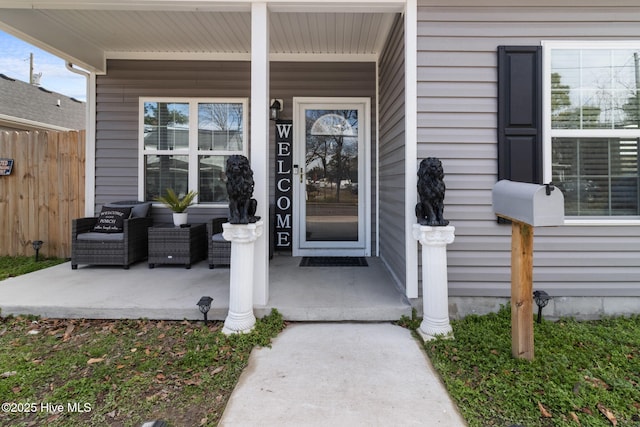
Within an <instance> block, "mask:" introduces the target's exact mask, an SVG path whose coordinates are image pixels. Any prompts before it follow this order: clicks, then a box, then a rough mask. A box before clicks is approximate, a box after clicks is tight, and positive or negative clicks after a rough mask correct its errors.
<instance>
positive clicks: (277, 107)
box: [269, 99, 284, 120]
mask: <svg viewBox="0 0 640 427" xmlns="http://www.w3.org/2000/svg"><path fill="white" fill-rule="evenodd" d="M283 108H284V102H282V99H272V100H271V103H270V104H269V119H270V120H278V119H279V118H280V111H282V109H283Z"/></svg>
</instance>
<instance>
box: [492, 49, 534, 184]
mask: <svg viewBox="0 0 640 427" xmlns="http://www.w3.org/2000/svg"><path fill="white" fill-rule="evenodd" d="M501 179H509V180H512V181H520V182H530V183H535V184H542V48H541V47H540V46H498V180H501Z"/></svg>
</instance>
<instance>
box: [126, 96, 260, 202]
mask: <svg viewBox="0 0 640 427" xmlns="http://www.w3.org/2000/svg"><path fill="white" fill-rule="evenodd" d="M145 102H165V103H187V104H189V117H190V120H189V147H188V148H187V149H178V150H153V151H146V150H145V147H144V104H145ZM202 103H205V104H207V103H212V104H213V103H215V104H225V103H229V104H231V103H233V104H242V154H243V155H244V156H246V155H247V152H248V151H249V139H248V136H249V130H248V128H247V124H248V123H249V121H248V117H249V108H248V107H249V100H248V99H247V98H198V97H155V96H153V97H140V98H139V99H138V200H144V198H145V174H144V171H145V161H144V156H145V155H147V154H158V155H162V154H174V155H187V156H188V157H189V178H188V179H189V185H188V188H189V189H190V190H196V191H197V188H198V167H197V166H194V165H197V164H198V155H201V154H212V155H216V156H226V155H231V154H238V151H214V150H199V149H198V104H202ZM191 118H195V120H194V121H192V120H191ZM154 205H155V204H154ZM228 205H229V204H228V203H206V204H202V205H199V204H198V198H197V197H196V199H195V204H194V205H193V207H194V208H196V209H197V208H199V207H204V208H212V207H226V206H228ZM158 206H161V204H158Z"/></svg>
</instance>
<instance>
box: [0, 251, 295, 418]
mask: <svg viewBox="0 0 640 427" xmlns="http://www.w3.org/2000/svg"><path fill="white" fill-rule="evenodd" d="M62 261H63V260H59V262H62ZM55 263H57V261H54V260H49V261H47V262H44V261H40V262H38V263H34V262H33V258H26V257H24V258H8V257H2V258H0V278H6V277H11V276H15V275H18V274H23V273H26V272H29V271H34V270H37V269H39V268H44V267H47V266H50V265H55ZM0 286H1V283H0ZM221 328H222V323H221V322H209V323H208V325H206V326H205V325H204V323H203V322H201V321H200V322H195V321H182V322H176V321H150V320H146V319H140V320H118V321H106V320H65V319H38V318H35V317H4V318H2V317H0V404H2V411H0V425H2V426H5V425H11V426H44V425H46V426H135V427H139V426H140V425H142V423H143V422H145V421H151V420H164V421H167V422H168V423H169V425H170V426H190V427H191V426H205V425H206V426H213V425H216V424H217V423H218V421H219V419H220V417H221V416H222V412H223V410H224V408H225V405H226V404H227V401H228V399H229V396H230V395H231V392H232V391H233V388H234V387H235V385H236V383H237V381H238V378H239V376H240V374H241V373H242V370H243V369H244V368H245V367H246V365H247V362H248V359H249V354H250V353H251V350H252V349H253V348H254V347H255V346H268V345H269V343H270V342H271V339H272V338H273V337H275V336H276V335H277V334H278V333H279V332H280V331H281V330H282V329H283V328H284V322H283V320H282V316H280V314H279V313H277V312H276V311H273V312H272V313H271V314H270V315H269V316H266V317H264V318H263V319H260V320H258V322H257V324H256V327H255V329H254V331H252V332H251V333H250V334H245V335H234V336H226V335H224V334H222V332H221Z"/></svg>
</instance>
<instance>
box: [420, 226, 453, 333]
mask: <svg viewBox="0 0 640 427" xmlns="http://www.w3.org/2000/svg"><path fill="white" fill-rule="evenodd" d="M454 231H455V227H453V226H446V227H430V226H426V225H420V224H414V225H413V237H414V238H415V239H416V240H418V241H419V242H420V244H421V245H422V304H423V308H424V315H423V318H422V323H421V324H420V328H419V329H418V333H419V334H420V335H421V336H422V339H423V340H425V341H429V340H431V339H433V338H434V337H435V336H436V335H450V334H451V333H452V332H453V329H452V328H451V324H450V323H449V290H448V280H447V245H448V244H450V243H452V242H453V239H454Z"/></svg>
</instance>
